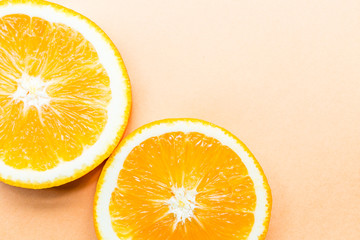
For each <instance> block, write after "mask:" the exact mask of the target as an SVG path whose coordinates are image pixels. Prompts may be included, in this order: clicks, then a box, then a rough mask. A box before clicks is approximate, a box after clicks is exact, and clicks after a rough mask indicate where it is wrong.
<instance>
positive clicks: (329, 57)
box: [0, 0, 360, 240]
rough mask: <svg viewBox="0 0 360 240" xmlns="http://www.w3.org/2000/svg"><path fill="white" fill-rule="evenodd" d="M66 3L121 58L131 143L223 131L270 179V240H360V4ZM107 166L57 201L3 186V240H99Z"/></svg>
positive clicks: (337, 0) (231, 0)
mask: <svg viewBox="0 0 360 240" xmlns="http://www.w3.org/2000/svg"><path fill="white" fill-rule="evenodd" d="M56 2H57V3H59V4H62V5H64V6H66V7H69V8H72V9H74V10H76V11H78V12H80V13H82V14H84V15H85V16H87V17H89V18H90V19H92V20H93V21H95V22H96V23H97V24H98V25H99V26H100V27H102V28H103V30H104V31H105V32H106V33H107V34H108V35H109V36H110V37H111V38H112V40H113V41H114V43H115V44H116V46H117V47H118V48H119V50H120V52H121V53H122V56H123V58H124V61H125V64H126V66H127V69H128V72H129V75H130V78H131V83H132V90H133V111H132V116H131V119H130V124H129V126H128V129H127V132H126V134H128V133H129V132H131V131H133V130H134V129H136V128H138V127H140V126H141V125H143V124H145V123H148V122H151V121H153V120H158V119H162V118H168V117H193V118H201V119H205V120H208V121H211V122H213V123H216V124H218V125H220V126H222V127H224V128H226V129H228V130H230V131H231V132H233V133H234V134H235V135H237V136H238V137H239V138H240V139H242V140H243V141H244V142H245V144H246V145H247V146H248V147H249V148H250V150H251V151H252V152H253V153H254V154H255V156H256V157H257V159H258V160H259V162H260V164H261V165H262V167H263V169H264V171H265V173H266V175H267V177H268V180H269V183H270V186H271V188H272V193H273V201H274V204H273V211H272V218H271V223H270V228H269V232H268V235H267V238H266V239H267V240H298V239H299V240H300V239H301V240H323V239H324V240H358V239H360V1H359V0H331V1H329V0H320V1H313V0H297V1H295V0H272V1H265V0H263V1H256V0H255V1H254V0H251V1H250V0H181V1H175V0H152V1H148V0H131V1H125V0H101V1H99V0H71V1H70V0H57V1H56ZM101 167H102V166H101ZM101 167H99V168H97V169H96V170H94V171H93V172H91V173H90V174H88V175H87V176H85V177H83V178H81V179H79V180H77V181H75V182H72V183H70V184H66V185H64V186H61V187H57V188H53V189H47V190H40V191H34V190H26V189H19V188H15V187H11V186H7V185H5V184H2V183H1V184H0V223H1V224H0V239H1V240H96V236H95V232H94V228H93V221H92V201H93V196H94V192H95V186H96V182H97V178H98V176H99V173H100V171H101Z"/></svg>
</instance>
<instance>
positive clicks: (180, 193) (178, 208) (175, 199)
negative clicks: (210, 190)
mask: <svg viewBox="0 0 360 240" xmlns="http://www.w3.org/2000/svg"><path fill="white" fill-rule="evenodd" d="M172 193H173V196H172V197H171V198H170V199H169V200H168V201H167V204H168V206H169V212H170V213H173V214H174V215H175V218H176V223H175V226H176V225H177V224H178V223H179V222H182V223H184V222H185V220H186V219H190V218H191V217H193V216H194V209H195V207H196V201H195V197H196V194H197V192H196V190H195V189H192V190H187V189H185V188H183V187H181V188H172Z"/></svg>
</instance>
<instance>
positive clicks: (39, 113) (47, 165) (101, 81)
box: [0, 0, 131, 188]
mask: <svg viewBox="0 0 360 240" xmlns="http://www.w3.org/2000/svg"><path fill="white" fill-rule="evenodd" d="M0 59H1V61H0V179H1V180H2V181H4V182H5V183H8V184H11V185H15V186H20V187H27V188H46V187H52V186H57V185H60V184H63V183H66V182H69V181H71V180H74V179H77V178H79V177H81V176H83V175H84V174H86V173H87V172H89V171H90V170H92V169H93V168H95V167H96V166H97V165H99V164H100V163H101V162H102V161H103V160H104V159H105V158H107V157H108V156H109V155H110V153H111V152H112V151H113V150H114V148H115V147H116V145H117V143H118V142H119V140H120V138H121V136H122V134H123V132H124V129H125V127H126V124H127V121H128V118H129V114H130V105H131V104H130V102H131V96H130V83H129V78H128V75H127V73H126V70H125V66H124V64H123V61H122V59H121V56H120V54H119V52H118V51H117V49H116V47H115V46H114V44H113V43H112V42H111V40H110V39H109V38H108V37H107V36H106V34H105V33H104V32H103V31H102V30H101V29H100V28H99V27H98V26H96V25H95V24H94V23H93V22H91V21H90V20H89V19H87V18H85V17H83V16H81V15H80V14H78V13H76V12H74V11H72V10H69V9H66V8H64V7H62V6H59V5H56V4H53V3H48V2H45V1H40V0H35V1H34V0H32V1H30V0H11V1H2V2H1V3H0Z"/></svg>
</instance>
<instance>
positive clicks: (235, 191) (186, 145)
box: [110, 132, 256, 240]
mask: <svg viewBox="0 0 360 240" xmlns="http://www.w3.org/2000/svg"><path fill="white" fill-rule="evenodd" d="M117 185H118V188H117V189H116V190H115V191H114V192H113V193H112V198H111V202H110V214H111V216H112V224H113V228H114V230H115V231H116V232H117V234H118V236H119V238H120V239H122V238H126V237H130V236H134V237H133V239H149V240H151V239H159V237H158V236H159V234H160V233H162V234H166V236H167V238H165V239H184V238H185V239H232V236H234V235H237V236H239V235H240V233H241V234H242V237H241V238H237V239H246V237H247V236H248V234H249V233H250V230H251V227H252V225H253V222H254V217H253V212H254V210H255V202H256V195H255V190H254V186H253V182H252V180H251V179H250V178H249V176H248V174H247V169H246V167H245V166H244V164H243V163H242V162H241V159H240V158H239V157H238V156H237V155H236V154H235V153H234V152H233V151H232V150H231V149H230V148H228V147H226V146H224V145H222V144H221V143H220V142H219V141H218V140H216V139H214V138H211V137H207V136H205V135H204V134H200V133H196V132H191V133H186V134H185V133H182V132H171V133H166V134H163V135H160V136H158V137H153V138H149V139H147V140H146V141H144V142H142V143H141V144H140V145H139V146H137V147H135V148H134V149H133V150H132V151H131V153H130V154H129V156H128V157H127V158H126V160H125V162H124V166H123V169H122V170H121V171H120V174H119V178H118V183H117ZM179 188H184V189H185V191H189V190H192V189H195V190H196V198H195V205H196V206H195V208H194V209H193V212H192V213H191V214H193V216H191V217H188V218H186V219H183V220H182V221H181V222H178V223H177V221H176V218H177V216H176V214H174V213H170V212H169V211H170V209H169V205H168V201H169V200H170V199H171V197H173V196H175V193H174V190H173V189H179ZM185 201H186V199H185ZM185 205H186V203H184V201H181V200H179V206H178V207H179V208H184V206H185ZM239 226H241V228H239ZM222 229H223V230H222ZM155 230H156V231H157V232H156V233H155V232H154V231H155ZM196 236H197V238H194V237H196Z"/></svg>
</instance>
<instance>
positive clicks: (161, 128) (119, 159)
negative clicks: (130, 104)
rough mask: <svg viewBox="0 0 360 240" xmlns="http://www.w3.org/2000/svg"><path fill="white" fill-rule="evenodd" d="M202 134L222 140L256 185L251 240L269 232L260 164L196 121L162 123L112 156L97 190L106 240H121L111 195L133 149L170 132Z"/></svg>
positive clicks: (233, 142)
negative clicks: (113, 218) (114, 226)
mask: <svg viewBox="0 0 360 240" xmlns="http://www.w3.org/2000/svg"><path fill="white" fill-rule="evenodd" d="M177 131H180V132H184V133H188V132H198V133H203V134H205V135H206V136H209V137H213V138H215V139H217V140H219V141H220V142H221V143H222V144H223V145H225V146H228V147H230V148H231V149H232V150H233V151H234V152H235V153H236V154H237V155H238V156H239V157H240V158H241V160H242V161H243V163H244V165H245V166H246V168H247V169H248V173H249V176H250V177H251V179H252V180H253V182H254V188H255V193H256V197H257V198H256V208H255V211H254V216H255V221H254V225H253V228H252V231H251V233H250V235H249V237H248V240H257V239H259V236H261V235H262V234H263V232H264V230H265V227H266V224H264V222H265V221H266V219H267V212H269V211H270V209H269V208H270V203H269V202H268V197H269V194H270V193H269V192H268V190H267V189H266V188H265V187H264V186H266V180H265V179H264V177H263V175H262V174H261V172H260V170H259V169H258V167H257V166H256V160H255V159H254V158H253V157H252V156H251V154H250V153H248V152H247V151H246V150H245V148H244V147H243V146H242V145H241V144H240V143H239V141H238V140H237V139H235V138H234V137H233V136H231V135H229V134H228V133H227V132H225V131H223V130H222V129H221V128H218V127H214V126H213V125H210V124H206V123H204V122H202V121H196V120H191V121H188V120H175V121H173V122H171V123H169V122H162V123H159V124H155V125H152V126H150V127H146V126H145V128H143V129H142V130H141V131H137V132H136V134H135V135H133V136H132V137H131V139H129V140H127V141H126V140H124V142H125V144H124V145H122V146H121V148H120V149H119V150H118V151H117V152H116V154H115V155H113V156H112V158H113V159H112V160H111V165H109V166H108V167H107V169H106V171H105V172H103V179H102V184H101V185H99V186H98V189H97V194H98V195H97V203H96V206H95V221H96V223H97V226H98V231H99V233H100V235H101V236H102V239H106V240H119V238H118V237H117V235H116V232H115V231H114V230H113V228H112V224H111V217H110V211H109V204H110V200H111V194H112V192H113V191H114V190H115V188H116V186H117V179H118V175H119V172H120V170H121V169H122V167H123V163H124V161H125V159H126V157H127V156H128V155H129V153H130V152H131V151H132V149H133V148H134V147H136V146H138V145H139V144H140V143H142V142H143V141H145V140H146V139H148V138H151V137H155V136H159V135H162V134H165V133H169V132H177Z"/></svg>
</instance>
